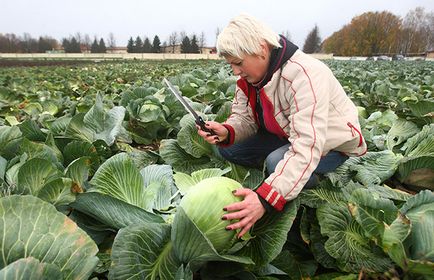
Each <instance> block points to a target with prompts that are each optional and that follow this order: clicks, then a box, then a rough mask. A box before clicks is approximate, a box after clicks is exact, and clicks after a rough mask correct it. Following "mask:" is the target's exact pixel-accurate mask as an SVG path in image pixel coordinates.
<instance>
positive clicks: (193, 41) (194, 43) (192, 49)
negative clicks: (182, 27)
mask: <svg viewBox="0 0 434 280" xmlns="http://www.w3.org/2000/svg"><path fill="white" fill-rule="evenodd" d="M190 52H191V53H200V50H199V46H198V45H197V38H196V35H193V37H192V38H191V44H190Z"/></svg>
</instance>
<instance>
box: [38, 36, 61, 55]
mask: <svg viewBox="0 0 434 280" xmlns="http://www.w3.org/2000/svg"><path fill="white" fill-rule="evenodd" d="M56 46H57V41H56V39H53V38H50V37H42V36H41V37H39V41H38V52H39V53H45V52H46V51H50V50H52V49H54V48H56Z"/></svg>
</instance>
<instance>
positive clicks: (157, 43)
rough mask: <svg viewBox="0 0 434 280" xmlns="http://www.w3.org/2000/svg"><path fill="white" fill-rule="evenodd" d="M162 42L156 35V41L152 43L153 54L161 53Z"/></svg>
mask: <svg viewBox="0 0 434 280" xmlns="http://www.w3.org/2000/svg"><path fill="white" fill-rule="evenodd" d="M160 45H161V41H160V38H158V36H157V35H155V37H154V40H153V41H152V52H154V53H160V52H161V46H160Z"/></svg>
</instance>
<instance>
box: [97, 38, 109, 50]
mask: <svg viewBox="0 0 434 280" xmlns="http://www.w3.org/2000/svg"><path fill="white" fill-rule="evenodd" d="M98 52H99V53H106V52H107V48H106V47H105V43H104V39H103V38H101V39H100V40H99V45H98Z"/></svg>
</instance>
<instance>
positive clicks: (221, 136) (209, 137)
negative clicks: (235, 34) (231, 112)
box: [196, 121, 228, 144]
mask: <svg viewBox="0 0 434 280" xmlns="http://www.w3.org/2000/svg"><path fill="white" fill-rule="evenodd" d="M205 126H206V128H208V129H210V130H212V131H214V133H215V134H211V133H209V132H206V131H203V130H201V129H200V126H198V125H196V127H197V129H198V131H197V133H198V134H199V135H200V136H202V138H203V139H205V141H206V142H208V143H210V144H218V143H219V142H223V141H225V140H226V138H227V137H228V130H227V129H226V127H224V126H223V125H222V124H221V123H218V122H213V121H208V122H206V123H205Z"/></svg>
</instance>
